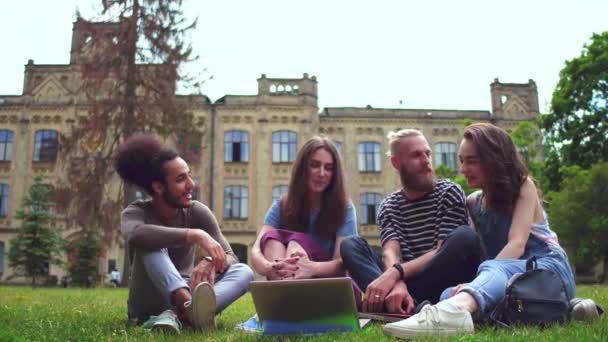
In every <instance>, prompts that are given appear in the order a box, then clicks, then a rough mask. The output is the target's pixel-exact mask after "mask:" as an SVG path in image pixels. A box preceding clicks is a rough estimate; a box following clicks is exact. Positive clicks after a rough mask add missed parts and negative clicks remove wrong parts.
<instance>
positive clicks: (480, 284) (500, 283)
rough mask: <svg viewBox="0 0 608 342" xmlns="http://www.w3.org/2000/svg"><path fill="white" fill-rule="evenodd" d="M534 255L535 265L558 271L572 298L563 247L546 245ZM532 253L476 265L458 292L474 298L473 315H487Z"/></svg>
mask: <svg viewBox="0 0 608 342" xmlns="http://www.w3.org/2000/svg"><path fill="white" fill-rule="evenodd" d="M533 255H535V256H536V263H537V267H538V268H540V269H545V270H550V271H553V272H555V273H557V274H558V275H559V276H560V278H561V279H562V281H563V282H564V285H565V287H566V295H567V296H568V298H569V299H572V298H573V297H574V277H573V275H572V270H571V269H570V264H569V263H568V257H567V256H566V253H565V252H564V251H563V250H560V249H556V248H549V247H546V250H545V251H541V252H539V251H537V253H533ZM529 256H531V255H524V256H523V257H522V258H521V259H492V260H487V261H484V262H483V263H482V264H481V265H480V266H479V271H478V272H477V277H476V278H475V279H474V280H473V281H471V282H470V283H469V284H467V285H465V286H464V287H463V288H461V289H460V291H459V292H462V291H464V292H467V293H469V294H471V295H472V296H473V298H475V301H476V302H477V305H478V310H477V313H476V315H475V316H476V318H479V317H480V316H487V315H489V314H490V313H491V312H492V310H493V309H494V307H495V306H496V304H498V302H499V301H500V300H501V299H502V298H503V297H504V296H505V290H506V288H507V283H508V282H509V279H511V277H512V276H513V275H515V274H516V273H520V272H525V271H526V260H527V258H528V257H529ZM450 291H451V288H447V289H446V290H445V291H443V293H442V294H441V300H444V299H447V298H449V296H450Z"/></svg>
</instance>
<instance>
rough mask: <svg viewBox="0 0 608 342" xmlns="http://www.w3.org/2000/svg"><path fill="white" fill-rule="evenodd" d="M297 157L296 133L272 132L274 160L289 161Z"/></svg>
mask: <svg viewBox="0 0 608 342" xmlns="http://www.w3.org/2000/svg"><path fill="white" fill-rule="evenodd" d="M295 159H296V133H295V132H291V131H276V132H272V162H273V163H289V162H292V161H294V160H295Z"/></svg>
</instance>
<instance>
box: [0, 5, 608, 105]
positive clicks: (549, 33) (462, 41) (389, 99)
mask: <svg viewBox="0 0 608 342" xmlns="http://www.w3.org/2000/svg"><path fill="white" fill-rule="evenodd" d="M98 3H101V0H95V1H92V0H80V1H75V0H56V1H45V0H37V1H36V0H20V1H10V2H8V1H6V2H4V3H3V4H2V5H1V7H0V8H1V10H0V42H1V44H2V47H3V48H2V50H3V53H1V54H0V95H19V94H21V93H22V88H23V70H24V65H25V64H26V63H27V61H28V60H29V59H33V60H34V62H35V63H37V64H67V63H69V53H70V43H71V34H72V23H73V22H74V20H75V18H76V17H75V11H76V8H78V9H79V10H80V12H81V13H82V14H83V15H84V16H85V18H86V17H91V16H92V15H94V14H95V8H94V5H97V4H98ZM185 9H186V12H187V15H188V17H189V18H192V19H194V18H195V17H198V25H197V28H196V31H195V32H194V33H193V34H192V46H193V48H194V50H195V53H196V54H198V55H199V56H200V59H199V60H198V61H197V62H195V63H193V64H191V65H189V66H188V70H189V71H190V72H192V73H195V74H201V75H202V76H203V77H204V78H206V77H209V76H213V79H211V80H209V81H207V82H205V84H204V85H203V88H202V92H203V93H204V94H206V95H207V96H209V97H210V98H211V100H213V101H215V100H217V99H219V98H220V97H222V96H224V95H227V94H230V95H255V94H256V93H257V82H256V80H257V78H259V77H260V76H261V75H262V74H266V75H267V77H269V78H301V77H302V75H303V73H308V74H309V75H311V76H312V75H314V76H316V77H317V81H318V92H319V94H318V95H319V107H320V108H323V107H365V106H367V105H371V106H372V107H376V108H411V109H421V108H422V109H458V110H491V101H490V87H489V85H490V83H492V82H493V80H494V78H499V80H500V81H501V82H508V83H526V82H528V79H533V80H534V81H535V82H536V84H537V87H538V92H539V104H540V109H541V112H543V113H546V112H548V111H549V110H550V107H549V103H550V101H551V94H552V92H553V89H554V88H555V85H556V83H557V81H558V77H559V71H560V70H561V69H562V68H563V67H564V62H565V61H566V60H569V59H572V58H574V57H577V56H579V55H580V53H581V51H582V49H583V45H584V44H585V43H589V41H590V38H591V35H592V34H593V33H594V32H596V33H599V32H602V31H606V30H608V20H607V19H606V18H607V15H606V13H608V1H606V0H594V1H591V0H578V1H562V0H553V1H545V0H536V1H530V0H526V1H522V0H511V1H492V0H479V1H468V0H459V1H453V0H452V1H450V0H445V1H437V0H427V1H406V0H401V1H384V0H375V1H357V0H349V1H342V0H307V1H290V0H282V1H266V0H256V1H253V0H242V1H236V0H221V1H217V0H216V1H211V0H199V1H196V0H186V1H185Z"/></svg>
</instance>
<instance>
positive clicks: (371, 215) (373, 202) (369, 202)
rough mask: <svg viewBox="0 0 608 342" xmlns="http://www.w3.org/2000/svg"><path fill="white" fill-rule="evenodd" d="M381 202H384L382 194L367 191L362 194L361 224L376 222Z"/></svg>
mask: <svg viewBox="0 0 608 342" xmlns="http://www.w3.org/2000/svg"><path fill="white" fill-rule="evenodd" d="M380 202H382V195H380V194H378V193H374V192H366V193H363V194H361V198H360V201H359V212H360V215H361V224H376V215H377V214H378V206H380Z"/></svg>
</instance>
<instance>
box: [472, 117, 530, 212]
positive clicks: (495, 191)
mask: <svg viewBox="0 0 608 342" xmlns="http://www.w3.org/2000/svg"><path fill="white" fill-rule="evenodd" d="M464 138H465V139H466V140H468V141H470V142H472V143H473V144H474V145H475V149H476V150H477V154H478V157H479V162H480V166H481V170H482V172H483V173H484V174H485V175H486V177H487V181H488V184H487V185H486V186H485V187H484V189H483V195H484V196H485V201H486V205H487V206H488V207H491V208H494V209H495V210H496V211H497V212H499V213H501V214H504V215H511V214H512V212H513V208H514V206H515V201H517V198H518V197H519V192H520V189H521V186H522V184H523V183H524V182H525V181H526V178H527V177H528V169H527V168H526V165H525V164H524V162H523V160H522V159H521V156H520V155H519V153H518V152H517V147H516V146H515V144H514V143H513V140H512V139H511V136H509V134H508V133H507V132H505V131H504V130H503V129H502V128H499V127H496V126H494V125H492V124H489V123H476V124H473V125H470V126H468V127H467V128H465V130H464Z"/></svg>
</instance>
